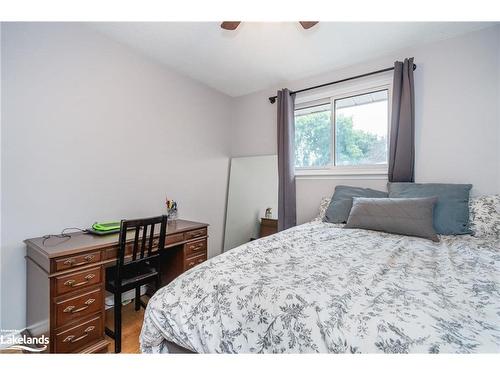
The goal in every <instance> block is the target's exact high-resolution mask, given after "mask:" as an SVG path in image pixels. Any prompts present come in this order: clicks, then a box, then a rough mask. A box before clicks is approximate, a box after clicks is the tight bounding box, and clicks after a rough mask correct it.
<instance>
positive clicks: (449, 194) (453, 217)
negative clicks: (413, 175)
mask: <svg viewBox="0 0 500 375" xmlns="http://www.w3.org/2000/svg"><path fill="white" fill-rule="evenodd" d="M471 188H472V185H470V184H414V183H410V182H393V183H389V184H388V190H389V198H419V197H437V198H438V200H437V203H436V207H434V229H435V230H436V232H437V233H439V234H471V233H472V231H471V230H470V229H469V193H470V189H471Z"/></svg>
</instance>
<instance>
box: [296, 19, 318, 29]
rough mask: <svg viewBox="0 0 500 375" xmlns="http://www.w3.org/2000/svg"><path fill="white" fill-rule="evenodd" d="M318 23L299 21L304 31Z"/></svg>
mask: <svg viewBox="0 0 500 375" xmlns="http://www.w3.org/2000/svg"><path fill="white" fill-rule="evenodd" d="M318 22H319V21H299V23H300V24H301V25H302V27H303V28H304V29H306V30H307V29H310V28H311V27H313V26H314V25H316V24H317V23H318Z"/></svg>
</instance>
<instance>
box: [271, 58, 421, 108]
mask: <svg viewBox="0 0 500 375" xmlns="http://www.w3.org/2000/svg"><path fill="white" fill-rule="evenodd" d="M415 69H417V65H415V64H413V70H415ZM391 70H394V67H390V68H385V69H380V70H375V71H374V72H370V73H365V74H360V75H359V76H354V77H349V78H344V79H341V80H339V81H333V82H328V83H323V84H321V85H317V86H312V87H307V88H305V89H301V90H297V91H290V94H298V93H299V92H304V91H309V90H314V89H319V88H321V87H325V86H330V85H335V84H337V83H342V82H345V81H350V80H351V79H357V78H363V77H367V76H371V75H373V74H379V73H384V72H389V71H391ZM276 98H277V96H270V97H269V102H271V104H274V103H275V102H276Z"/></svg>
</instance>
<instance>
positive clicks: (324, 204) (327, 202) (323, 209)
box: [313, 197, 332, 221]
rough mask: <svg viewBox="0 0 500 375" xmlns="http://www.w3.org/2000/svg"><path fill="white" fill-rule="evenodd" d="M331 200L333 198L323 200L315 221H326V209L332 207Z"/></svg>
mask: <svg viewBox="0 0 500 375" xmlns="http://www.w3.org/2000/svg"><path fill="white" fill-rule="evenodd" d="M331 200H332V197H323V198H321V203H320V204H319V212H318V216H316V217H315V218H314V220H313V221H323V220H324V219H325V215H326V209H327V208H328V206H329V205H330V201H331Z"/></svg>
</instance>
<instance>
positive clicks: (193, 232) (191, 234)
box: [184, 228, 207, 240]
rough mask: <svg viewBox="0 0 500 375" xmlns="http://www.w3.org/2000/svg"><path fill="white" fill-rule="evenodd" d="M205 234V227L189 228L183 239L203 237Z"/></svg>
mask: <svg viewBox="0 0 500 375" xmlns="http://www.w3.org/2000/svg"><path fill="white" fill-rule="evenodd" d="M206 235H207V228H201V229H196V230H191V231H189V232H186V235H185V237H184V239H185V240H190V239H192V238H197V237H204V236H206Z"/></svg>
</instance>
